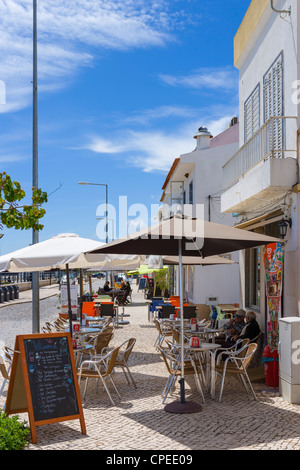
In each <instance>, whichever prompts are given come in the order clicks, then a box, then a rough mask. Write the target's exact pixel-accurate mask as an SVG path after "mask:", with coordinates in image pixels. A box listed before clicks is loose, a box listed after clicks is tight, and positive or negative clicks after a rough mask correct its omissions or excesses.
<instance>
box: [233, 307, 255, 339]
mask: <svg viewBox="0 0 300 470" xmlns="http://www.w3.org/2000/svg"><path fill="white" fill-rule="evenodd" d="M259 333H260V327H259V324H258V323H257V321H256V313H255V312H248V313H246V324H245V326H244V328H243V330H242V331H241V333H240V334H239V335H234V336H233V340H234V341H237V340H238V339H245V338H247V339H250V341H253V340H254V338H256V337H257V336H258V335H259Z"/></svg>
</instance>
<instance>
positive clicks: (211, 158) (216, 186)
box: [180, 142, 239, 304]
mask: <svg viewBox="0 0 300 470" xmlns="http://www.w3.org/2000/svg"><path fill="white" fill-rule="evenodd" d="M238 147H239V146H238V143H237V142H236V143H234V144H228V145H222V146H218V147H213V148H209V149H206V150H201V151H194V152H191V153H188V154H184V155H181V157H180V159H181V161H182V162H185V161H191V160H192V161H194V162H195V168H194V171H193V172H192V173H191V174H190V175H189V178H188V179H187V180H186V181H185V189H186V193H187V194H188V188H189V183H190V182H191V181H193V186H194V204H204V206H205V212H204V215H205V220H208V196H209V195H211V196H214V199H213V200H212V204H211V221H212V222H215V223H219V224H224V225H230V226H233V224H234V218H233V217H232V215H231V214H221V201H220V196H221V189H222V166H223V165H224V164H225V163H226V162H227V161H228V160H229V159H230V158H231V157H232V155H234V153H236V151H237V150H238ZM232 259H233V260H235V261H237V262H238V259H239V255H238V253H233V254H232ZM193 277H194V285H193V297H192V298H190V299H189V300H190V301H192V302H193V303H195V304H205V301H206V297H209V296H211V295H213V296H217V297H219V301H220V303H222V304H224V303H236V302H237V303H238V302H239V267H238V264H236V265H231V266H205V267H203V266H195V267H194V276H193ZM186 290H191V289H190V288H189V287H186Z"/></svg>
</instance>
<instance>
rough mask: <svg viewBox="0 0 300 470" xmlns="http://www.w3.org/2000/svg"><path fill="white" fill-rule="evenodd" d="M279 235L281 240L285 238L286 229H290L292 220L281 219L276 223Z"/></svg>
mask: <svg viewBox="0 0 300 470" xmlns="http://www.w3.org/2000/svg"><path fill="white" fill-rule="evenodd" d="M278 227H279V233H280V236H281V238H282V239H284V238H285V237H286V234H287V229H288V227H290V228H292V219H282V220H281V221H280V222H279V223H278Z"/></svg>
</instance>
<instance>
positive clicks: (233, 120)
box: [230, 117, 239, 127]
mask: <svg viewBox="0 0 300 470" xmlns="http://www.w3.org/2000/svg"><path fill="white" fill-rule="evenodd" d="M238 122H239V118H237V117H233V118H232V119H231V122H230V127H233V126H235V125H236V124H238Z"/></svg>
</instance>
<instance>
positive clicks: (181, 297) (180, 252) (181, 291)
mask: <svg viewBox="0 0 300 470" xmlns="http://www.w3.org/2000/svg"><path fill="white" fill-rule="evenodd" d="M178 255H179V295H180V346H181V378H180V382H179V383H180V398H181V403H185V385H184V334H183V331H184V330H183V328H184V323H183V282H182V279H183V276H182V244H181V240H179V244H178Z"/></svg>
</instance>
